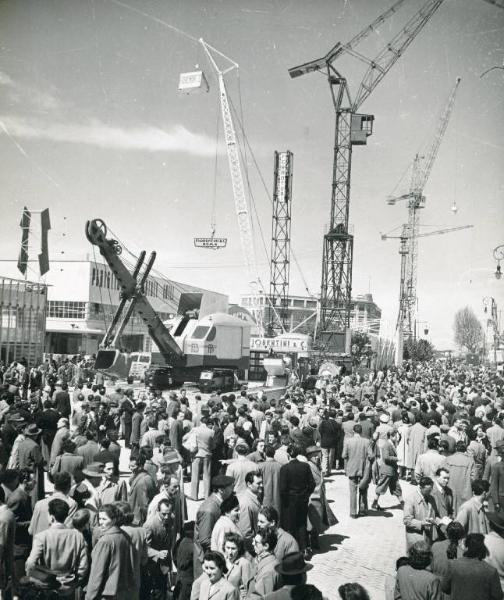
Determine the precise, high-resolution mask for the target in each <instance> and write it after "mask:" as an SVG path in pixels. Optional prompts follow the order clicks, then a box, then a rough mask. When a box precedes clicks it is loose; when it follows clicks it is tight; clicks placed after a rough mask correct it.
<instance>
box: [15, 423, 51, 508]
mask: <svg viewBox="0 0 504 600" xmlns="http://www.w3.org/2000/svg"><path fill="white" fill-rule="evenodd" d="M41 432H42V430H41V429H39V428H38V427H37V426H36V425H35V423H32V424H30V425H27V426H26V427H25V429H24V432H23V434H24V438H25V439H24V440H23V441H21V442H20V443H19V446H18V464H19V468H20V469H29V470H30V471H32V472H33V474H34V479H35V486H34V487H33V491H32V493H31V497H32V506H35V503H36V502H37V500H42V498H44V496H45V487H44V457H43V456H42V450H41V448H40V446H39V445H38V443H37V441H36V440H37V438H38V436H39V435H40V433H41Z"/></svg>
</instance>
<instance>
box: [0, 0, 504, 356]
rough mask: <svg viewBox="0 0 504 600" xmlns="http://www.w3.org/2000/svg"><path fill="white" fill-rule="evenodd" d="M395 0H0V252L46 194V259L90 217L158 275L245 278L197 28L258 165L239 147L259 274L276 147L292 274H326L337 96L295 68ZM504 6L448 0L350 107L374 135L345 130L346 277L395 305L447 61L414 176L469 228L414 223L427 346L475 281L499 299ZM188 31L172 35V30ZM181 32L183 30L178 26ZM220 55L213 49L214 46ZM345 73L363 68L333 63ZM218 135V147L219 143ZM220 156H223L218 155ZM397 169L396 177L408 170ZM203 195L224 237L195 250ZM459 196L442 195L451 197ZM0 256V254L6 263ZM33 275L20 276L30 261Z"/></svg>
mask: <svg viewBox="0 0 504 600" xmlns="http://www.w3.org/2000/svg"><path fill="white" fill-rule="evenodd" d="M391 4H392V0H389V1H385V0H314V1H312V2H307V1H306V0H269V1H267V0H233V1H231V0H227V1H217V0H125V1H124V2H123V1H122V0H121V1H119V0H36V1H33V0H4V1H3V2H2V3H1V4H0V39H1V48H0V50H1V51H0V86H1V93H0V159H1V164H2V167H1V171H0V173H1V189H2V209H3V210H2V218H1V220H0V254H1V256H2V257H3V258H13V257H16V256H17V253H18V250H19V241H20V230H19V227H18V223H19V219H20V216H21V211H22V207H23V206H24V205H27V206H28V207H29V208H31V209H33V210H40V209H43V208H46V207H49V208H50V211H51V221H52V225H53V230H52V231H51V233H50V238H49V242H50V251H51V257H52V258H53V259H58V258H67V259H68V258H84V257H85V256H86V254H90V255H91V256H92V248H91V246H90V245H89V243H88V242H87V240H86V238H85V236H84V224H85V221H86V219H89V218H102V219H103V220H104V221H105V222H106V223H107V224H108V225H109V226H110V228H111V229H112V230H113V231H114V232H115V233H116V234H117V235H118V236H119V237H120V238H121V239H122V240H123V241H124V242H125V243H126V245H127V246H128V247H129V248H130V249H131V250H133V251H137V250H139V249H142V248H145V249H147V250H152V249H155V250H157V251H158V260H157V268H158V269H159V270H161V271H162V272H163V273H164V274H165V275H167V276H168V277H173V278H174V279H176V280H179V281H185V282H188V283H191V284H195V285H201V286H203V287H206V288H210V289H215V290H217V291H220V292H224V293H227V294H229V295H230V296H231V299H232V300H238V297H239V294H240V293H243V292H244V293H246V292H247V291H248V281H247V276H246V269H245V266H244V265H245V262H244V260H243V258H242V255H241V247H240V240H239V234H238V227H237V219H236V213H235V210H234V202H233V196H232V190H231V183H230V177H229V171H228V166H227V159H226V155H225V148H224V146H223V144H222V140H223V133H222V126H220V130H219V135H218V139H217V135H216V131H217V116H218V112H219V100H218V94H217V82H216V78H215V75H214V73H213V72H212V69H211V67H210V65H209V64H208V62H207V61H206V58H205V56H204V53H203V52H202V50H201V47H200V46H199V44H198V43H197V42H196V41H194V39H191V38H196V39H197V38H199V37H203V38H204V39H205V40H206V41H207V42H208V43H209V44H212V45H213V46H215V47H216V48H218V49H219V50H220V51H222V52H223V53H224V54H226V55H227V56H229V57H231V58H232V59H233V60H234V61H236V62H237V63H239V65H240V77H239V80H238V79H237V77H236V75H235V74H234V73H231V74H230V75H229V76H228V89H229V95H230V98H231V101H232V102H233V105H234V106H235V107H236V109H237V110H238V112H242V114H243V123H244V128H245V133H246V136H247V139H248V141H249V143H250V146H251V148H252V150H253V153H254V157H255V160H256V161H257V163H258V165H259V169H260V174H261V176H262V177H263V178H264V180H265V183H266V187H267V191H266V190H265V189H264V187H263V184H262V182H261V176H260V175H259V174H258V172H257V170H256V169H255V166H254V161H253V160H252V157H251V154H250V153H248V154H247V159H248V164H247V171H248V176H249V179H250V185H251V189H252V192H253V206H252V212H253V213H254V233H255V239H256V250H257V260H258V263H259V266H260V274H261V279H262V281H263V282H264V283H265V285H267V284H268V282H269V266H268V262H267V255H266V252H265V248H264V245H263V242H262V239H261V235H260V233H261V231H262V237H263V238H264V241H265V245H266V249H267V252H268V253H269V250H270V243H271V241H270V240H271V192H272V181H273V152H274V151H275V150H279V151H281V150H287V149H289V150H291V151H292V152H293V153H294V176H293V214H292V217H293V220H292V247H293V250H294V252H295V254H296V257H297V259H298V262H299V264H300V267H301V271H302V274H303V275H302V276H301V275H300V273H299V271H298V269H297V267H296V265H295V263H293V265H292V269H291V292H292V293H299V294H303V293H305V289H304V288H305V285H304V281H303V280H305V281H306V283H307V286H308V289H309V291H310V292H311V293H313V294H317V293H319V291H320V272H321V254H322V236H323V233H324V228H325V225H326V223H327V222H328V220H329V210H330V190H331V176H332V175H331V174H332V160H333V143H334V120H335V119H334V112H333V108H332V104H331V98H330V93H329V88H328V85H327V81H326V80H325V79H324V78H323V77H322V76H321V75H320V74H310V75H306V76H304V77H300V78H298V79H294V80H292V79H290V77H289V75H288V68H290V67H293V66H295V65H298V64H300V63H303V62H306V61H308V60H311V59H314V58H318V57H320V56H322V55H324V54H325V53H326V52H327V51H328V50H329V49H330V48H331V47H332V46H333V45H334V44H335V43H336V42H337V41H342V42H346V41H348V40H349V39H350V38H351V37H353V36H354V35H355V34H356V33H357V32H358V31H360V30H361V29H362V28H364V27H365V26H366V25H368V24H369V23H370V22H371V21H373V20H374V19H375V18H376V17H377V16H378V15H379V14H380V13H381V12H383V11H384V10H386V9H387V8H388V7H389V6H390V5H391ZM420 5H421V3H420V0H407V1H406V2H405V5H404V7H403V9H401V10H400V11H399V12H398V13H397V14H396V15H394V16H393V17H392V18H391V19H389V21H387V23H386V24H385V25H383V26H381V27H380V28H379V31H378V32H377V33H376V34H374V35H372V36H371V37H370V38H368V40H367V41H366V42H365V43H363V44H362V46H359V48H358V49H359V50H360V51H361V52H362V53H364V54H366V55H368V56H370V57H372V56H374V55H375V54H376V53H377V52H378V51H379V50H380V49H381V48H382V47H383V46H384V44H386V43H387V42H388V41H389V40H390V39H391V38H392V37H393V36H394V34H395V33H396V32H398V31H399V30H400V28H401V27H402V26H403V25H404V23H405V22H406V20H407V19H408V18H409V17H410V16H411V15H412V14H413V12H414V11H415V10H416V9H418V7H419V6H420ZM503 31H504V10H502V9H499V8H498V7H495V6H492V5H491V4H489V3H487V2H484V1H483V0H445V2H444V3H443V5H442V6H441V8H440V9H439V10H438V11H437V12H436V13H435V14H434V16H433V17H432V19H431V21H430V22H429V23H428V24H427V25H426V27H425V28H424V30H423V31H422V32H421V33H420V34H419V35H418V37H417V38H416V39H415V40H414V42H413V43H412V45H411V46H410V47H409V48H408V49H407V51H406V52H405V54H404V56H403V57H402V58H401V59H400V60H399V61H398V62H397V63H396V65H395V66H394V67H393V69H392V70H391V71H390V73H389V74H388V75H387V76H386V77H385V79H384V80H383V81H382V82H381V83H380V85H379V86H378V87H377V88H376V90H375V92H374V93H373V94H372V95H371V96H370V97H369V98H368V100H367V101H366V102H365V104H364V105H363V106H362V108H361V110H362V112H368V113H370V114H374V115H375V124H374V134H373V136H372V137H371V138H369V142H368V145H367V146H363V147H355V148H354V154H353V156H354V160H353V167H352V196H351V207H350V222H351V223H352V225H353V228H354V229H353V230H354V234H355V256H354V270H353V273H354V276H353V292H354V295H355V294H360V293H366V292H368V291H371V292H372V294H373V296H374V298H375V300H376V302H377V303H378V305H379V306H381V307H382V309H383V313H384V318H385V319H386V320H388V321H389V322H390V323H394V322H395V319H396V314H397V308H398V295H399V289H398V288H399V255H398V241H394V240H391V241H387V242H383V241H381V239H380V232H382V233H385V232H388V231H390V230H392V229H393V228H395V227H399V226H400V225H401V224H402V223H403V222H405V220H406V218H407V214H406V212H407V211H406V206H405V205H397V206H395V207H391V206H388V205H387V204H386V198H387V196H388V195H389V194H391V193H392V192H393V191H395V193H404V192H406V191H407V189H408V185H409V179H408V175H409V174H408V171H407V169H408V166H409V165H410V164H411V162H412V160H413V158H414V155H415V153H416V152H417V151H419V150H422V149H425V148H426V145H428V144H429V143H430V141H431V140H432V137H433V134H434V131H435V127H436V125H437V120H438V118H439V115H440V113H441V111H442V109H443V107H444V105H445V103H446V100H447V98H448V95H449V93H450V91H451V89H452V87H453V85H454V83H455V79H456V77H457V76H460V77H462V83H461V85H460V89H459V93H458V97H457V101H456V105H455V109H454V112H453V115H452V119H451V122H450V124H449V126H448V130H447V132H446V135H445V138H444V140H443V143H442V146H441V149H440V151H439V155H438V159H437V161H436V164H435V165H434V168H433V171H432V175H431V178H430V180H429V182H428V184H427V186H426V188H425V194H426V197H427V205H426V208H425V209H424V210H423V211H422V213H421V222H422V223H423V224H424V225H427V226H429V227H425V228H424V229H425V230H426V231H427V230H433V229H442V228H444V227H455V226H459V225H466V224H473V225H474V229H471V230H467V231H461V232H457V233H452V234H449V235H441V236H433V237H427V238H425V240H420V244H419V246H420V258H419V268H418V298H419V319H420V320H422V321H427V322H428V323H429V326H430V335H431V339H432V341H433V342H434V343H435V345H436V346H437V347H438V348H446V347H449V346H452V337H453V336H452V323H453V315H454V312H455V311H456V310H457V309H458V308H460V307H462V306H464V305H467V304H469V305H470V306H472V307H473V308H474V310H475V311H476V312H477V314H478V316H480V317H483V312H482V298H483V297H484V296H488V295H490V296H494V297H495V299H496V300H497V302H498V304H499V306H500V307H504V281H502V280H501V281H500V282H498V281H496V280H495V279H494V277H493V272H494V270H495V263H494V261H493V259H492V248H493V247H495V246H497V245H498V244H500V243H504V228H503V224H504V201H503V199H504V168H503V167H504V160H503V159H504V145H503V135H504V119H503V114H504V111H503V109H504V71H503V70H494V71H492V72H491V73H489V74H488V75H486V76H485V77H484V78H481V77H480V75H481V73H483V72H484V71H485V70H487V69H489V68H490V67H492V66H496V65H502V64H503V59H504V36H503ZM181 32H183V33H181ZM184 33H185V34H188V35H184ZM196 64H199V65H200V66H201V67H202V68H203V69H204V71H205V74H206V76H207V79H208V81H209V83H210V91H209V93H201V94H195V95H180V94H179V93H178V92H177V85H178V78H179V74H180V73H181V72H184V71H191V70H193V69H194V66H195V65H196ZM221 64H222V63H221ZM337 66H339V67H340V70H341V72H342V73H343V74H345V75H346V76H347V77H348V79H349V80H350V82H351V86H352V90H353V91H355V90H356V86H357V84H358V83H359V80H360V77H362V73H363V71H362V66H361V64H360V63H359V62H356V61H355V59H352V60H347V59H345V60H343V61H341V62H338V63H337ZM216 148H217V150H216ZM216 154H217V160H216ZM401 178H402V179H401ZM214 198H215V206H216V216H217V235H219V236H225V237H227V238H228V245H227V248H226V249H225V250H220V251H218V252H212V251H208V250H198V249H196V248H194V246H193V237H200V236H206V235H209V232H210V220H211V212H212V204H213V201H214ZM454 201H455V202H456V204H457V206H458V212H457V214H454V213H453V212H452V211H451V206H452V204H453V202H454ZM4 264H5V263H4ZM34 276H35V275H34V274H30V277H32V278H33V277H34Z"/></svg>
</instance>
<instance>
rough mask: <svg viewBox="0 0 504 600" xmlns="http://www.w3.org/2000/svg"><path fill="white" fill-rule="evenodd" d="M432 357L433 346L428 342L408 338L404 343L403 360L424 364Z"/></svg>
mask: <svg viewBox="0 0 504 600" xmlns="http://www.w3.org/2000/svg"><path fill="white" fill-rule="evenodd" d="M433 356H434V346H433V345H432V344H431V343H430V342H429V341H428V340H414V339H413V338H410V339H408V340H406V341H405V342H404V349H403V358H404V359H405V360H413V361H415V362H426V361H429V360H431V359H432V357H433Z"/></svg>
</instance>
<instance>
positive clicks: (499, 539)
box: [485, 512, 504, 590]
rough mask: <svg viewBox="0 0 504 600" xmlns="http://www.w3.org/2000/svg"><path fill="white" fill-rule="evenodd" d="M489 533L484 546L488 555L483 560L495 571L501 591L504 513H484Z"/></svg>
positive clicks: (503, 576) (503, 582) (503, 578)
mask: <svg viewBox="0 0 504 600" xmlns="http://www.w3.org/2000/svg"><path fill="white" fill-rule="evenodd" d="M486 516H487V519H488V524H489V526H490V532H489V533H487V534H486V535H485V546H486V547H487V550H488V552H489V555H488V556H487V558H486V559H485V560H486V562H487V563H488V564H490V565H492V567H495V568H496V569H497V572H498V573H499V579H500V584H501V587H502V589H503V590H504V513H502V512H487V513H486Z"/></svg>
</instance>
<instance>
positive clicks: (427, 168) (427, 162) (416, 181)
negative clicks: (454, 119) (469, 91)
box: [410, 77, 461, 194]
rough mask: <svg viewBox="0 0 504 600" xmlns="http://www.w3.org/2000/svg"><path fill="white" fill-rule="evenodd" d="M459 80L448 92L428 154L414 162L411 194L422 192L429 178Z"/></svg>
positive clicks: (450, 112) (453, 102)
mask: <svg viewBox="0 0 504 600" xmlns="http://www.w3.org/2000/svg"><path fill="white" fill-rule="evenodd" d="M460 81H461V79H460V77H457V80H456V82H455V86H454V88H453V90H452V92H451V94H450V97H449V98H448V102H447V104H446V107H445V109H444V112H443V115H442V116H441V119H440V120H439V124H438V128H437V130H436V133H435V135H434V139H433V141H432V145H431V147H430V149H429V152H428V154H427V155H426V157H425V159H424V160H423V161H416V162H415V165H416V166H417V169H416V170H415V171H416V173H415V175H414V177H413V179H412V182H411V183H412V185H411V189H410V193H411V194H422V193H423V190H424V187H425V185H426V183H427V181H428V179H429V176H430V174H431V171H432V167H433V165H434V161H435V160H436V158H437V155H438V151H439V147H440V145H441V142H442V140H443V137H444V134H445V132H446V128H447V127H448V122H449V121H450V117H451V114H452V112H453V106H454V105H455V97H456V95H457V91H458V88H459V85H460ZM420 165H422V166H420Z"/></svg>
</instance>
